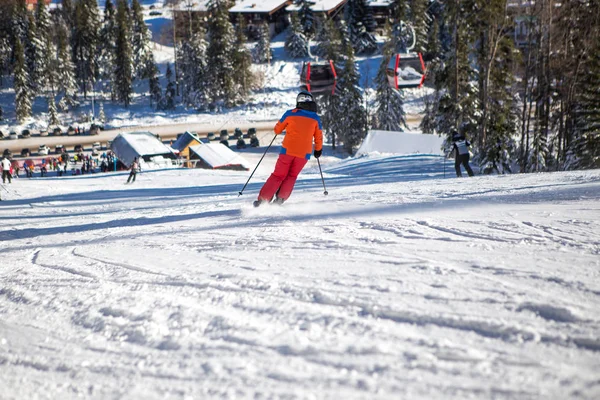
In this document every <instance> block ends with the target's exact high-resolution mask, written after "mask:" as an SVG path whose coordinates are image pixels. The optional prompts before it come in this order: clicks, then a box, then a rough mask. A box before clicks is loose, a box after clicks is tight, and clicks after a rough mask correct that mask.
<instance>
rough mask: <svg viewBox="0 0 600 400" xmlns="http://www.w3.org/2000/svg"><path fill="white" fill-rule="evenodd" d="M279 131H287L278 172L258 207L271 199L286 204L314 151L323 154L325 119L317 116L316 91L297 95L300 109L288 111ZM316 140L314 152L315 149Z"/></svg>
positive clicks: (318, 154)
mask: <svg viewBox="0 0 600 400" xmlns="http://www.w3.org/2000/svg"><path fill="white" fill-rule="evenodd" d="M274 131H275V134H276V135H279V134H280V133H282V132H283V131H285V132H286V134H285V138H284V139H283V143H282V146H281V153H280V154H279V158H278V159H277V164H275V171H273V173H272V174H271V176H270V177H269V179H267V181H266V182H265V184H264V185H263V187H262V189H261V190H260V193H259V194H258V200H256V201H255V202H254V206H255V207H258V206H260V205H261V204H262V203H265V202H267V203H268V202H270V201H271V200H273V197H275V200H274V201H273V203H276V204H283V202H284V201H286V200H287V199H288V198H289V197H290V194H292V190H293V189H294V184H295V183H296V179H297V178H298V175H299V174H300V171H302V169H303V168H304V166H305V165H306V162H307V161H308V160H309V159H310V154H311V153H313V155H314V156H315V157H316V158H319V157H321V153H322V151H323V131H322V128H321V119H320V118H319V116H318V115H317V103H315V99H314V97H313V95H312V94H310V93H309V92H306V91H302V92H300V93H299V94H298V96H297V97H296V108H294V109H293V110H288V111H286V112H285V114H283V117H281V119H280V120H279V121H278V122H277V124H276V125H275V128H274ZM313 141H314V145H315V146H314V151H313Z"/></svg>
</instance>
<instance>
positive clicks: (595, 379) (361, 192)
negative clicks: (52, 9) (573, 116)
mask: <svg viewBox="0 0 600 400" xmlns="http://www.w3.org/2000/svg"><path fill="white" fill-rule="evenodd" d="M262 150H263V149H260V151H262ZM271 150H272V151H270V152H269V153H268V154H267V157H265V159H264V161H263V163H262V164H261V165H260V167H259V168H258V170H257V172H256V173H255V175H254V176H253V178H252V180H251V181H250V184H249V185H248V186H247V187H246V189H245V191H244V192H243V195H242V196H238V192H239V191H240V190H241V188H242V186H243V184H244V183H245V181H246V179H247V178H248V177H249V172H235V171H208V170H182V169H179V170H167V171H152V172H142V173H141V174H140V175H139V176H138V179H137V181H136V182H135V184H132V185H124V182H125V180H126V178H127V176H126V175H125V174H124V173H109V174H103V175H101V174H95V175H89V176H77V177H69V178H62V179H59V178H53V177H50V178H44V179H41V178H34V179H29V180H27V179H24V178H21V179H17V180H15V181H13V183H12V184H10V185H8V184H7V185H5V189H1V190H2V193H1V195H2V202H0V221H1V225H0V259H1V264H0V265H1V267H0V388H1V394H0V397H1V398H2V399H70V398H85V399H117V398H123V399H167V398H168V399H208V398H223V399H234V398H235V399H280V398H285V399H466V398H489V399H567V398H568V399H598V398H600V356H599V352H600V314H599V313H598V310H600V202H599V199H600V171H578V172H557V173H546V174H523V175H510V176H477V177H474V178H462V179H458V178H454V177H453V176H451V174H450V165H449V164H447V165H445V174H446V175H445V177H444V165H443V162H442V161H443V159H442V158H441V157H439V156H428V155H418V156H398V155H396V156H389V155H387V156H385V155H375V154H371V155H366V156H363V157H359V158H356V159H348V160H342V161H340V160H339V159H337V158H335V157H332V156H331V155H329V156H324V157H322V158H321V159H320V161H321V165H322V167H323V170H324V178H325V184H326V185H327V190H328V191H329V195H328V196H324V194H323V191H324V189H323V186H322V181H321V176H320V174H319V170H318V166H317V164H316V161H315V160H311V161H310V163H309V164H308V165H307V168H306V169H305V170H304V171H303V173H302V174H301V175H300V179H299V181H298V184H297V186H296V189H295V191H294V193H293V194H292V197H291V198H290V199H289V201H288V202H287V203H285V204H284V205H283V206H281V207H280V206H263V207H260V208H258V209H255V208H253V207H252V206H251V203H252V200H254V199H255V197H256V195H257V193H258V190H259V189H260V187H261V185H262V183H263V182H264V180H265V179H266V178H267V177H268V174H269V173H270V172H271V171H272V169H273V165H274V161H275V158H276V152H277V149H276V148H272V149H271ZM260 151H257V152H255V153H251V152H248V153H246V154H244V157H245V158H247V159H248V160H251V164H252V168H254V166H255V165H256V163H257V162H258V160H259V158H260V156H261V153H260Z"/></svg>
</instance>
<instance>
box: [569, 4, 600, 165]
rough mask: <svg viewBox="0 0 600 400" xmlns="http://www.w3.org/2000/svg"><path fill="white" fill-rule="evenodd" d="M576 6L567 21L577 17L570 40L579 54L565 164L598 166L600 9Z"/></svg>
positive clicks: (590, 5)
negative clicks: (578, 34) (575, 11)
mask: <svg viewBox="0 0 600 400" xmlns="http://www.w3.org/2000/svg"><path fill="white" fill-rule="evenodd" d="M573 6H578V7H580V9H579V10H577V11H578V13H577V14H578V15H577V16H578V18H576V19H571V20H570V22H571V24H573V23H575V21H577V22H578V23H579V25H578V26H576V27H575V28H579V29H573V28H574V27H573V26H572V25H570V26H569V27H570V28H571V29H572V32H580V34H581V37H578V38H573V39H572V43H573V45H574V46H575V47H577V48H578V49H579V50H580V51H582V54H577V57H578V58H579V60H580V62H581V65H580V66H579V68H577V69H579V70H580V73H579V74H578V76H577V77H576V78H578V79H577V80H578V82H577V89H575V90H573V93H574V95H573V97H574V98H573V100H572V102H573V103H574V106H573V111H572V114H573V115H572V118H573V122H572V125H573V126H572V129H573V133H572V136H571V137H567V138H566V139H568V140H567V142H566V145H565V147H566V148H567V149H568V152H569V157H568V160H567V162H566V163H565V164H566V165H565V166H566V168H586V169H587V168H600V91H599V90H598V82H600V43H599V42H598V40H597V39H598V35H600V13H599V12H598V8H597V7H594V6H593V4H592V3H589V4H587V5H586V4H581V3H580V4H573ZM577 69H576V70H577Z"/></svg>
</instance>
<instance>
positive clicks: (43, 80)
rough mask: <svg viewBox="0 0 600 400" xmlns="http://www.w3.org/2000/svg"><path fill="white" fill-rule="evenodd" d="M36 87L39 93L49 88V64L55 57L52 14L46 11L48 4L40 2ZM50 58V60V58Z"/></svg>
mask: <svg viewBox="0 0 600 400" xmlns="http://www.w3.org/2000/svg"><path fill="white" fill-rule="evenodd" d="M35 32H36V34H35V41H36V46H35V53H36V54H35V69H36V72H35V74H33V76H35V83H34V84H35V87H37V88H38V92H42V91H44V90H45V89H46V88H47V85H48V79H49V78H50V79H51V77H49V73H50V70H49V68H50V67H49V65H48V64H49V62H50V60H51V59H52V58H54V55H53V54H52V49H51V48H50V47H51V46H52V41H51V32H50V14H49V13H48V10H47V9H46V2H45V1H44V0H38V2H37V6H36V9H35ZM49 57H50V58H49Z"/></svg>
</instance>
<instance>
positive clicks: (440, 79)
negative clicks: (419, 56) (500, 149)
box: [426, 0, 479, 143]
mask: <svg viewBox="0 0 600 400" xmlns="http://www.w3.org/2000/svg"><path fill="white" fill-rule="evenodd" d="M472 9H473V5H472V4H471V0H465V1H462V2H450V3H447V4H446V8H445V12H446V14H445V21H446V24H445V25H444V26H445V27H446V28H449V29H450V32H448V33H447V36H448V37H449V38H450V39H451V43H450V44H449V46H448V47H449V51H448V52H447V53H446V54H444V57H443V59H442V60H441V64H440V68H439V72H438V73H436V75H435V78H436V81H435V83H434V84H435V87H436V94H435V95H434V97H433V98H434V99H435V100H437V104H432V106H431V108H430V109H429V112H430V114H428V115H426V118H427V119H428V121H430V122H431V124H432V125H434V126H435V132H438V133H440V134H447V135H448V136H449V135H450V131H451V129H453V128H457V129H459V130H461V132H462V133H463V134H465V135H466V137H467V138H468V139H469V140H471V142H472V143H477V142H476V138H477V123H478V116H479V110H478V100H479V99H478V92H477V86H476V85H475V84H474V82H475V81H476V78H477V74H476V73H475V70H474V69H473V68H472V65H471V63H470V60H469V57H470V55H471V50H472V48H473V47H474V45H473V43H474V42H475V41H476V39H478V37H476V35H473V32H472V29H471V25H472V18H473V14H474V13H473V12H471V11H470V10H472ZM465 16H470V18H471V20H469V19H467V18H465Z"/></svg>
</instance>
